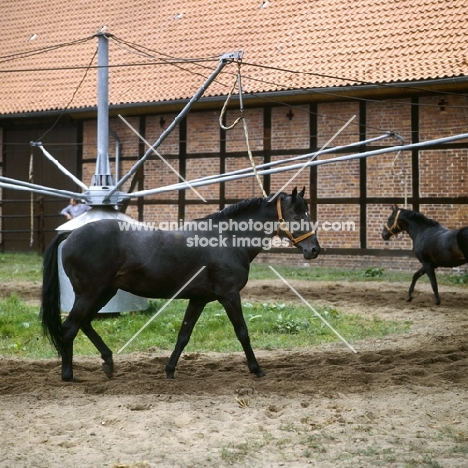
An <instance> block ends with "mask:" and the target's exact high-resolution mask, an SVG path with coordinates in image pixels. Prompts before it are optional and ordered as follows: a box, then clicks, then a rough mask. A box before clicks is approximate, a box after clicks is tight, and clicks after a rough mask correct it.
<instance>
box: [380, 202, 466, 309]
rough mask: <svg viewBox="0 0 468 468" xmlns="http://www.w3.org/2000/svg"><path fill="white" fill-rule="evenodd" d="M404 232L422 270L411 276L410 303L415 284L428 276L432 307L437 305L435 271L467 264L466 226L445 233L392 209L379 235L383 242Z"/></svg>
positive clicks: (413, 214) (410, 213)
mask: <svg viewBox="0 0 468 468" xmlns="http://www.w3.org/2000/svg"><path fill="white" fill-rule="evenodd" d="M402 231H405V232H407V233H408V235H409V236H410V237H411V239H412V241H413V252H414V254H415V255H416V257H417V259H418V260H419V261H420V262H421V263H422V267H421V268H420V269H419V270H418V271H417V272H416V273H415V274H414V275H413V280H412V281H411V285H410V287H409V291H408V298H407V300H408V301H411V299H412V294H413V291H414V286H415V284H416V281H417V280H418V279H419V278H420V277H421V276H422V275H424V273H426V274H427V276H428V277H429V280H430V282H431V286H432V290H433V291H434V296H435V303H436V304H437V305H439V304H440V296H439V291H438V287H437V279H436V275H435V269H436V268H437V267H456V266H460V265H463V264H465V263H468V226H466V227H462V228H460V229H447V228H446V227H444V226H442V225H441V224H439V223H438V222H437V221H434V220H432V219H429V218H427V217H426V216H424V215H423V214H421V213H417V212H416V211H411V210H405V209H404V208H398V206H396V205H395V206H394V207H393V210H392V214H391V215H390V216H389V218H388V220H387V224H386V225H385V226H384V228H383V231H382V238H383V240H389V239H390V238H391V237H392V236H393V235H395V234H398V233H399V232H402Z"/></svg>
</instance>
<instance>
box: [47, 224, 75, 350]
mask: <svg viewBox="0 0 468 468" xmlns="http://www.w3.org/2000/svg"><path fill="white" fill-rule="evenodd" d="M69 234H70V233H69V232H66V233H60V234H58V235H57V236H56V237H55V238H54V239H53V241H52V242H51V243H50V244H49V246H48V247H47V249H46V251H45V253H44V259H43V263H42V270H43V272H42V275H43V276H42V298H41V315H40V317H41V320H42V329H43V331H44V334H45V335H46V336H47V337H48V338H49V339H50V341H51V343H52V344H53V345H54V347H55V349H56V350H57V351H58V353H59V355H60V356H61V355H62V350H63V333H62V319H61V317H60V284H59V268H58V247H59V245H60V243H61V242H62V241H64V240H65V239H66V238H67V236H68V235H69Z"/></svg>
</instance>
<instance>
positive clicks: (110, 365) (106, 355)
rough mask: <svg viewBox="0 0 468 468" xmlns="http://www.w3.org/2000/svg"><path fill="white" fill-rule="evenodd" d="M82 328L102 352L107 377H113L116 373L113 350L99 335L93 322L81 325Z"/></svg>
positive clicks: (103, 366)
mask: <svg viewBox="0 0 468 468" xmlns="http://www.w3.org/2000/svg"><path fill="white" fill-rule="evenodd" d="M81 330H83V333H84V334H85V335H86V336H87V337H88V338H89V340H90V341H91V343H93V345H94V346H95V347H96V348H97V350H98V351H99V352H100V353H101V358H102V360H103V361H104V362H103V363H102V370H103V372H104V374H106V375H107V377H109V378H111V377H112V374H113V373H114V360H113V359H112V351H111V350H110V349H109V347H108V346H107V345H106V343H104V341H103V339H102V338H101V337H100V336H99V335H98V333H97V332H96V330H95V329H94V328H93V327H92V326H91V323H90V322H88V323H86V324H85V325H81Z"/></svg>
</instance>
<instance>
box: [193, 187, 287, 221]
mask: <svg viewBox="0 0 468 468" xmlns="http://www.w3.org/2000/svg"><path fill="white" fill-rule="evenodd" d="M282 195H285V194H283V193H281V194H279V195H278V196H282ZM269 198H270V197H267V198H260V197H254V198H248V199H246V200H242V201H241V202H239V203H235V204H234V205H229V206H227V207H226V208H223V209H222V210H221V211H217V212H215V213H211V214H209V215H207V216H205V217H204V218H198V219H194V221H200V220H202V219H203V220H205V219H212V220H213V221H218V220H220V219H226V218H231V217H234V216H237V215H239V214H242V213H245V212H246V211H250V210H257V209H259V208H260V206H261V205H262V204H263V203H265V202H266V201H267V200H268V199H269Z"/></svg>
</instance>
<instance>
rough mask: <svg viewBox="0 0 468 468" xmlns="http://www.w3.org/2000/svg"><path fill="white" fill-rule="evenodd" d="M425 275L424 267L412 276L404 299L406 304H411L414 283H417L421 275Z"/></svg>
mask: <svg viewBox="0 0 468 468" xmlns="http://www.w3.org/2000/svg"><path fill="white" fill-rule="evenodd" d="M424 273H426V269H425V267H424V266H422V267H421V268H420V269H419V270H418V271H417V272H416V273H415V274H414V275H413V280H412V281H411V285H410V287H409V289H408V297H407V298H406V300H407V302H411V300H412V299H413V291H414V287H415V285H416V281H418V279H419V278H421V276H422V275H424Z"/></svg>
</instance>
